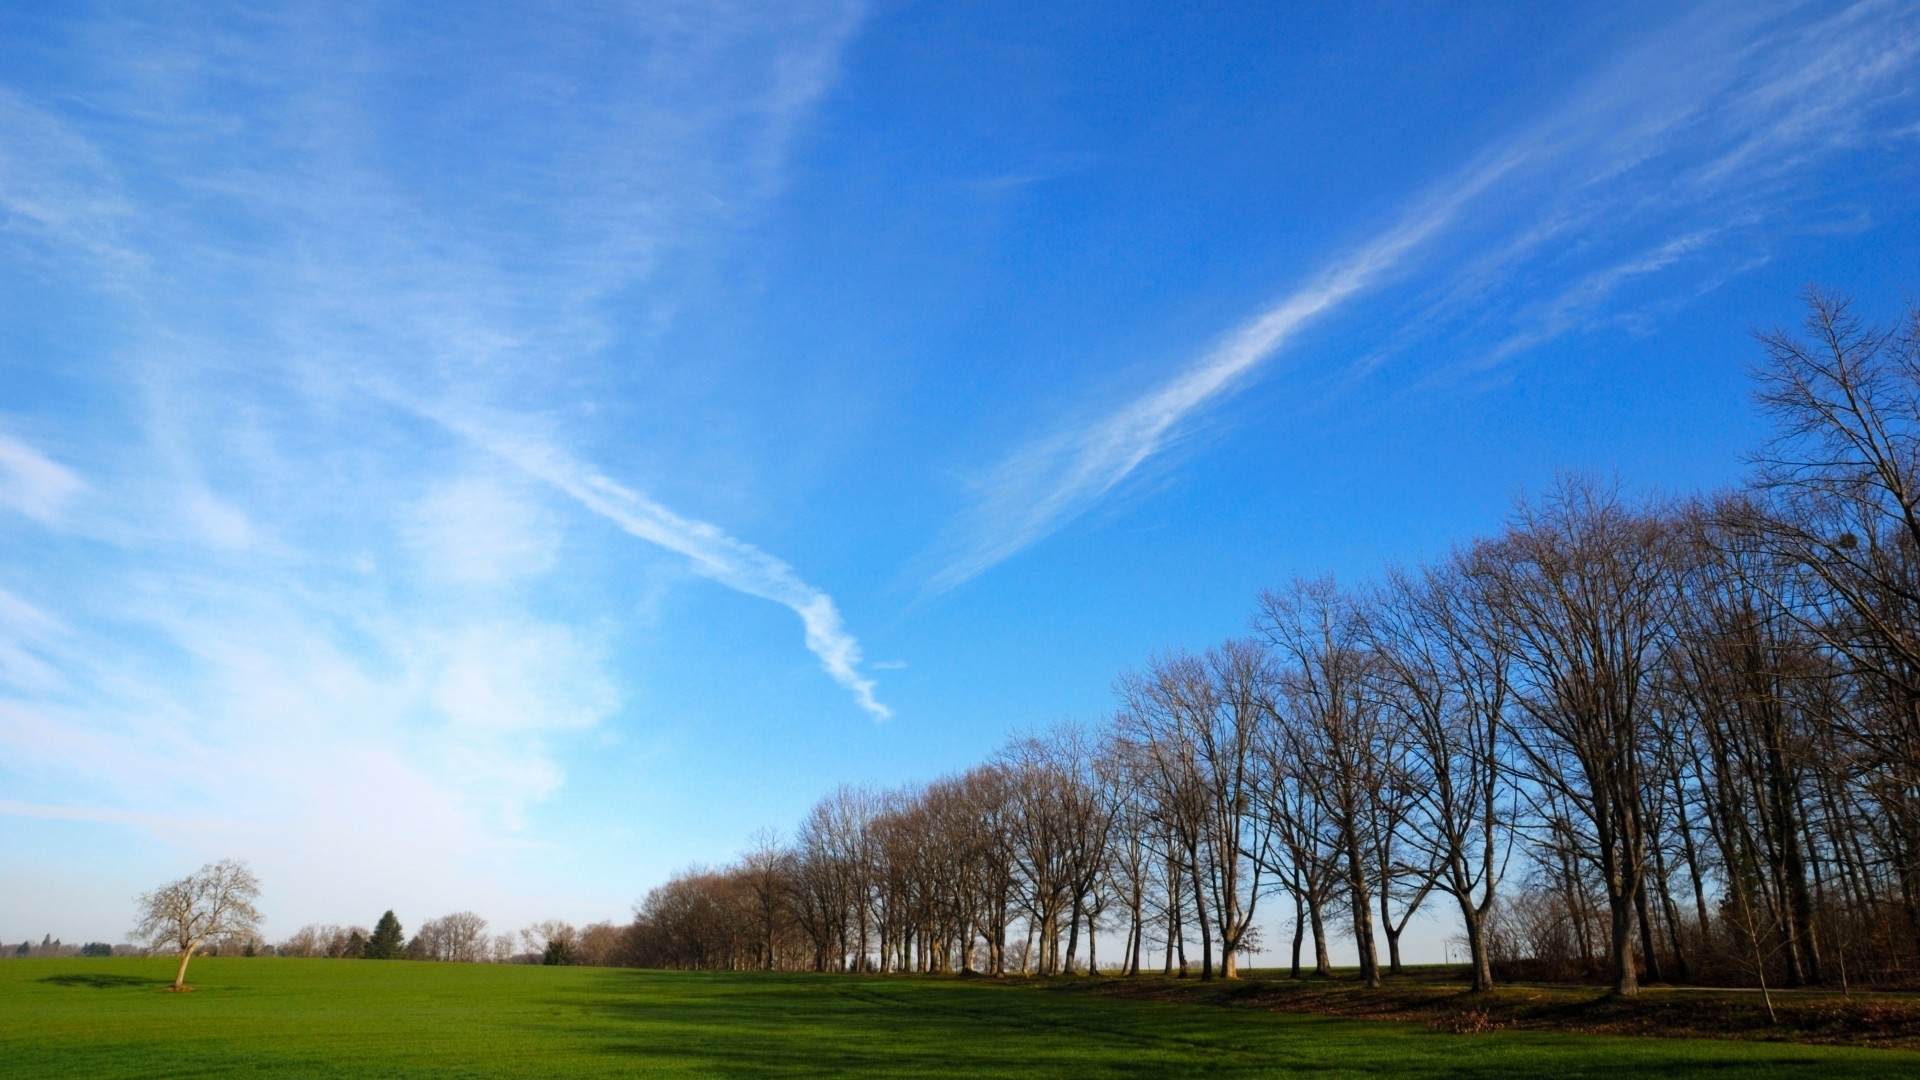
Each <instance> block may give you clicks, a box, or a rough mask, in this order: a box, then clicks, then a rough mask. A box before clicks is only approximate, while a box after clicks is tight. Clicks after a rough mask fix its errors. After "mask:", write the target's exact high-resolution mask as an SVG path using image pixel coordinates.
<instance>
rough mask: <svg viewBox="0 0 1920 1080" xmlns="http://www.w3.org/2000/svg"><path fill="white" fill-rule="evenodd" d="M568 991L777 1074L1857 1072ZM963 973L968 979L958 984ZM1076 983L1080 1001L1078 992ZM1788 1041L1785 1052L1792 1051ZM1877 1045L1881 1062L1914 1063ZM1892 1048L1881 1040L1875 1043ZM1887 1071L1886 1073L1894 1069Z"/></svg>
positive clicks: (960, 993) (1854, 1071) (759, 980)
mask: <svg viewBox="0 0 1920 1080" xmlns="http://www.w3.org/2000/svg"><path fill="white" fill-rule="evenodd" d="M608 975H609V977H608V978H606V979H603V980H599V981H597V983H596V985H595V986H594V987H593V989H592V990H591V991H590V992H589V993H588V994H587V995H585V1000H582V998H581V997H572V998H571V1000H570V1001H569V1004H572V1005H574V1006H575V1007H576V1008H580V1009H581V1011H582V1013H584V1014H586V1015H588V1016H591V1017H593V1018H594V1021H595V1023H593V1025H592V1027H593V1029H594V1034H593V1036H592V1039H593V1041H594V1042H596V1043H597V1044H598V1049H599V1050H600V1051H601V1052H602V1053H606V1054H612V1055H616V1056H620V1057H625V1058H628V1059H653V1061H654V1062H655V1063H656V1064H657V1065H660V1066H667V1067H682V1068H699V1069H711V1070H718V1071H719V1072H720V1073H722V1074H724V1075H729V1076H739V1077H755V1078H762V1080H773V1078H786V1077H801V1076H817V1075H821V1074H823V1073H832V1074H837V1075H841V1076H847V1077H868V1076H872V1077H883V1076H884V1077H896V1076H921V1077H933V1076H970V1077H1023V1076H1061V1075H1087V1076H1094V1075H1098V1076H1142V1077H1145V1076H1154V1077H1161V1076H1165V1077H1176V1076H1208V1077H1233V1076H1248V1077H1252V1076H1263V1077H1264V1076H1271V1075H1274V1074H1276V1073H1279V1072H1286V1073H1290V1074H1300V1075H1314V1074H1320V1075H1340V1076H1346V1075H1354V1074H1357V1073H1368V1074H1373V1075H1382V1076H1402V1077H1409V1078H1411V1077H1421V1078H1439V1077H1447V1078H1449V1080H1457V1078H1473V1080H1495V1078H1504V1077H1507V1076H1512V1075H1517V1074H1558V1075H1564V1076H1575V1075H1577V1076H1582V1077H1600V1076H1606V1077H1612V1076H1620V1077H1627V1076H1633V1077H1645V1076H1659V1077H1685V1076H1746V1075H1755V1074H1759V1075H1779V1074H1781V1073H1791V1074H1793V1075H1806V1076H1850V1075H1859V1070H1860V1068H1861V1067H1862V1065H1863V1064H1868V1063H1869V1061H1863V1059H1862V1057H1861V1056H1857V1055H1858V1053H1859V1052H1855V1054H1853V1055H1848V1054H1845V1053H1842V1054H1840V1055H1830V1054H1828V1053H1824V1052H1821V1051H1819V1050H1816V1049H1814V1048H1811V1047H1796V1048H1791V1049H1788V1048H1778V1049H1771V1048H1770V1049H1762V1048H1760V1047H1757V1046H1753V1045H1751V1044H1729V1043H1715V1042H1707V1043H1691V1044H1688V1043H1683V1042H1681V1041H1679V1040H1630V1041H1622V1040H1617V1039H1606V1038H1598V1039H1595V1038H1592V1037H1582V1036H1569V1035H1565V1034H1534V1033H1500V1034H1496V1035H1479V1036H1471V1037H1460V1036H1454V1035H1451V1034H1442V1033H1437V1032H1430V1031H1427V1030H1425V1029H1424V1028H1416V1027H1413V1026H1411V1025H1390V1024H1377V1023H1367V1022H1363V1021H1353V1020H1342V1019H1337V1018H1325V1017H1284V1016H1275V1015H1271V1014H1263V1013H1251V1012H1242V1011H1240V1010H1225V1009H1217V1008H1204V1007H1202V1008H1194V1007H1184V1008H1183V1007H1178V1006H1154V1005H1148V1004H1135V1003H1126V1002H1100V1001H1094V1000H1087V999H1086V998H1082V997H1081V996H1080V995H1064V996H1063V995H1053V994H1044V993H1042V994H1035V993H1022V992H1017V991H1007V992H1002V990H1001V988H994V987H979V986H975V985H968V984H962V983H959V982H958V981H954V982H951V983H946V984H939V983H933V982H919V981H916V980H912V979H903V980H900V981H898V982H895V981H893V980H882V979H871V978H861V977H846V976H841V977H834V976H825V977H822V976H813V977H808V976H782V975H748V974H730V975H729V974H721V973H664V972H662V973H640V972H630V973H629V972H622V973H619V974H615V973H612V972H609V973H608ZM963 986H965V987H966V989H965V990H963V989H962V987H963ZM1076 999H1078V1000H1076ZM1782 1051H1785V1052H1782ZM1866 1053H1867V1054H1871V1055H1873V1056H1872V1058H1871V1059H1869V1060H1870V1062H1871V1064H1873V1065H1875V1066H1878V1068H1877V1069H1876V1071H1877V1072H1879V1074H1880V1075H1886V1076H1892V1075H1920V1070H1916V1068H1915V1065H1916V1061H1915V1060H1914V1059H1912V1058H1910V1057H1900V1056H1893V1057H1882V1056H1880V1054H1879V1053H1875V1052H1872V1051H1868V1052H1866ZM1881 1053H1884V1052H1881ZM1882 1070H1884V1071H1882Z"/></svg>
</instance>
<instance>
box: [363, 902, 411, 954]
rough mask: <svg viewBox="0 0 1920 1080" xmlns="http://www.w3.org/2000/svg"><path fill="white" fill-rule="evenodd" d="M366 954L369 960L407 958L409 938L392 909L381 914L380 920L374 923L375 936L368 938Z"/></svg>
mask: <svg viewBox="0 0 1920 1080" xmlns="http://www.w3.org/2000/svg"><path fill="white" fill-rule="evenodd" d="M365 956H366V958H367V959H369V960H405V959H406V958H407V938H406V935H405V934H403V933H402V932H401V930H400V920H399V919H396V918H394V917H393V912H392V911H391V910H389V911H388V912H387V913H386V914H385V915H382V916H380V921H379V922H377V923H375V924H374V925H373V936H372V937H370V938H368V939H367V947H366V953H365Z"/></svg>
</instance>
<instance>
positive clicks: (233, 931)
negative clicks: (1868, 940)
mask: <svg viewBox="0 0 1920 1080" xmlns="http://www.w3.org/2000/svg"><path fill="white" fill-rule="evenodd" d="M259 898H260V881H259V879H257V878H255V877H254V876H253V871H252V870H249V869H248V868H247V864H246V863H243V862H238V861H236V860H233V859H222V860H221V861H219V862H214V863H208V864H207V865H205V866H202V867H201V868H200V869H199V870H198V871H196V872H194V873H192V874H188V875H187V876H186V877H183V878H181V879H180V880H178V881H174V882H169V883H167V884H165V885H162V886H160V887H159V888H158V889H155V890H153V891H152V892H150V893H146V894H145V895H143V896H141V897H140V924H139V926H137V927H136V928H135V929H134V934H135V935H136V936H137V937H141V938H145V939H147V940H149V941H151V942H153V945H154V947H155V948H159V949H177V950H179V953H180V968H179V970H178V971H176V972H175V973H174V976H173V988H174V989H175V990H183V989H185V988H186V979H187V964H188V963H189V962H190V961H191V960H192V959H193V954H194V953H196V952H198V951H199V950H200V949H201V948H202V947H203V946H205V945H206V944H207V943H208V942H210V941H215V940H218V939H220V938H237V937H251V936H253V935H256V934H258V933H259V930H260V910H259V909H258V908H256V907H255V906H254V903H253V902H254V901H255V900H257V899H259Z"/></svg>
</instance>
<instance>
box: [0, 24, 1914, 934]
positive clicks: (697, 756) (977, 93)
mask: <svg viewBox="0 0 1920 1080" xmlns="http://www.w3.org/2000/svg"><path fill="white" fill-rule="evenodd" d="M1167 7H1168V6H1167V5H1163V4H1123V3H1106V4H1088V5H1036V4H1008V5H995V4H988V3H982V4H968V5H955V4H925V3H922V4H875V5H870V6H868V5H859V4H835V3H829V4H822V5H802V4H787V3H780V4H763V5H757V4H746V3H740V4H727V3H710V2H703V3H690V4H684V5H676V4H671V3H654V4H644V5H634V6H631V7H627V6H622V5H618V4H575V5H558V6H534V5H528V6H524V7H517V8H516V7H509V6H504V5H485V6H482V5H466V4H448V5H441V6H435V5H425V4H412V5H374V4H352V3H326V4H313V5H301V4H279V5H270V6H263V7H261V8H259V9H253V8H248V7H245V6H240V5H220V4H210V5H204V6H200V7H197V8H188V7H185V6H180V5H158V4H156V5H140V4H111V5H108V4H101V5H94V6H89V5H85V4H74V5H25V4H23V5H10V6H8V7H6V8H5V9H4V11H0V882H4V885H5V887H4V888H0V938H5V939H8V940H16V939H18V938H21V937H26V936H32V937H34V938H36V939H37V938H38V936H39V935H41V934H43V933H54V934H56V935H59V936H63V937H66V938H68V939H81V938H99V939H105V940H119V939H120V936H121V935H122V934H123V933H124V932H125V930H126V928H127V927H128V926H129V925H130V923H131V921H132V917H131V914H130V910H131V903H130V898H131V896H132V895H133V894H134V893H136V892H138V891H140V890H141V889H144V888H147V887H150V886H151V885H152V884H154V883H156V882H158V881H160V880H163V879H165V878H167V877H170V876H175V875H177V874H178V873H181V872H183V871H184V870H185V869H189V868H191V867H193V866H196V865H198V864H199V863H200V862H202V861H205V860H208V859H212V858H217V857H222V856H229V855H230V856H237V857H243V858H248V859H250V860H252V861H253V863H254V864H255V866H256V868H257V869H258V870H259V871H260V873H261V875H262V877H263V879H264V881H265V883H266V886H267V892H266V897H265V907H266V910H267V914H268V916H269V919H270V922H269V925H268V932H269V935H270V936H278V935H283V934H286V933H289V932H291V931H292V930H294V929H295V928H297V927H298V926H299V925H300V924H302V923H304V922H308V921H361V922H370V921H371V920H372V919H373V918H374V917H376V916H377V915H378V914H379V913H380V911H382V910H383V909H385V908H388V907H393V908H395V909H397V910H398V911H399V912H400V913H401V916H402V919H403V921H406V922H408V923H409V925H411V924H412V923H416V922H418V921H419V920H421V919H424V918H428V917H432V916H435V915H439V914H443V913H445V912H447V911H453V910H458V909H463V908H471V909H474V910H477V911H479V912H480V913H481V914H483V915H486V916H487V917H488V918H490V919H492V920H493V921H494V922H495V923H496V925H497V926H499V927H501V928H508V927H512V926H517V925H520V924H522V923H524V922H526V921H529V920H531V919H534V918H540V917H549V916H561V917H567V918H572V919H575V920H590V919H596V918H623V917H624V916H625V914H626V912H627V910H628V906H629V905H630V904H631V903H632V902H633V901H634V900H635V899H636V898H638V897H639V896H640V895H641V894H643V893H644V891H645V890H646V889H647V888H648V887H650V886H651V885H653V884H656V883H658V882H659V881H660V880H662V879H663V878H664V877H665V876H666V875H667V874H668V873H670V872H671V871H672V870H673V869H675V868H677V867H680V866H682V865H685V864H687V863H689V862H693V861H708V862H717V861H721V860H724V859H726V858H728V857H730V856H731V855H732V854H733V853H734V852H735V851H736V850H738V849H739V848H740V847H741V846H742V844H743V843H744V841H745V840H746V838H747V836H748V835H749V834H750V833H751V832H753V831H754V830H755V829H757V828H759V827H761V826H774V827H778V828H785V827H788V826H790V825H791V824H792V823H793V822H794V821H795V820H796V819H797V818H798V817H799V815H800V814H801V813H802V812H803V811H804V809H805V808H806V806H807V805H808V804H809V803H811V802H812V801H813V800H814V799H815V798H817V797H818V796H819V795H821V794H823V793H825V792H826V791H828V790H829V789H831V788H832V787H834V786H835V785H837V784H839V783H841V782H854V783H870V784H880V785H891V784H899V783H905V782H908V781H912V780H917V779H927V778H931V777H933V776H936V775H939V774H941V773H943V772H947V771H950V770H954V769H958V768H961V767H964V766H965V765H968V764H971V763H973V762H975V761H978V760H980V759H981V758H983V757H984V756H986V755H987V754H989V753H990V752H991V751H992V750H993V749H994V748H995V747H996V746H997V745H999V744H1000V743H1001V742H1002V741H1003V740H1004V738H1005V737H1006V736H1007V735H1008V734H1009V733H1011V732H1016V731H1021V730H1026V729H1030V728H1033V727H1037V726H1043V725H1047V724H1050V723H1053V722H1055V721H1057V720H1061V719H1065V718H1094V717H1098V716H1100V715H1102V714H1103V713H1105V712H1106V711H1108V710H1109V709H1110V708H1111V707H1112V697H1111V691H1110V685H1111V682H1112V680H1113V678H1114V676H1115V675H1116V674H1117V673H1118V672H1119V671H1121V670H1122V669H1123V668H1125V667H1127V666H1128V665H1132V664H1137V663H1140V662H1142V661H1144V660H1145V659H1146V658H1147V657H1148V656H1149V655H1150V654H1151V653H1152V652H1153V651H1154V650H1156V649H1164V648H1171V647H1176V646H1181V645H1186V646H1195V647H1198V646H1204V645H1207V644H1210V643H1213V642H1215V641H1217V640H1219V639H1221V638H1224V637H1227V636H1230V635H1233V634H1237V633H1240V632H1242V631H1243V630H1244V628H1245V625H1246V618H1247V615H1248V613H1249V610H1250V607H1251V601H1252V597H1253V596H1254V594H1255V593H1256V592H1257V591H1258V590H1259V589H1260V588H1262V587H1265V586H1270V585H1275V584H1279V583H1282V582H1284V581H1285V580H1286V579H1287V578H1288V577H1290V576H1292V575H1294V574H1296V573H1317V572H1321V571H1331V572H1334V573H1336V574H1338V575H1341V576H1343V577H1345V578H1349V579H1357V578H1362V577H1365V576H1367V575H1369V574H1371V573H1373V572H1374V571H1375V570H1376V569H1377V568H1379V567H1380V566H1381V565H1382V564H1383V563H1385V562H1387V561H1390V560H1400V561H1415V560H1419V559H1422V558H1425V557H1429V556H1433V555H1436V554H1438V553H1441V552H1443V551H1444V550H1445V549H1446V548H1447V546H1448V545H1449V544H1452V543H1455V542H1457V541H1460V540H1463V539H1465V538H1467V537H1469V536H1471V535H1473V534H1475V533H1477V532H1485V531H1489V530H1492V529H1495V528H1498V527H1499V525H1500V523H1501V522H1502V520H1503V519H1504V518H1505V517H1506V515H1507V514H1508V512H1509V510H1510V508H1511V506H1512V504H1513V500H1514V499H1515V497H1516V496H1519V495H1521V494H1523V493H1525V492H1528V491H1534V490H1538V489H1539V488H1540V487H1541V486H1542V485H1543V484H1544V483H1545V482H1546V481H1547V480H1548V479H1549V478H1550V477H1551V476H1552V474H1553V472H1554V471H1555V470H1556V469H1581V470H1593V471H1598V472H1601V473H1605V474H1617V475H1618V476H1620V477H1621V478H1623V479H1625V480H1627V481H1630V482H1631V483H1633V484H1635V485H1638V486H1639V487H1640V488H1641V489H1642V490H1667V491H1676V490H1690V489H1695V488H1700V487H1711V486H1715V485H1722V484H1727V483H1732V482H1735V481H1737V479H1738V478H1739V477H1740V476H1741V475H1742V471H1743V469H1744V465H1743V463H1742V456H1741V455H1742V453H1743V452H1744V451H1746V450H1748V449H1750V448H1752V447H1753V446H1754V445H1755V444H1756V442H1757V441H1758V440H1759V438H1761V436H1762V427H1761V423H1760V420H1759V418H1758V417H1757V415H1756V414H1755V411H1754V409H1753V408H1752V406H1751V403H1750V400H1749V396H1748V395H1749V387H1748V384H1747V380H1746V371H1747V369H1748V367H1749V365H1750V364H1752V363H1753V361H1754V360H1755V359H1756V356H1757V351H1756V349H1755V346H1754V345H1753V343H1752V340H1751V338H1750V336H1749V332H1750V330H1751V329H1752V328H1754V327H1756V326H1760V327H1766V326H1772V325H1774V324H1776V323H1791V322H1793V321H1795V320H1796V319H1797V318H1798V310H1799V301H1798V299H1797V295H1798V293H1799V291H1800V290H1801V289H1802V288H1803V287H1804V286H1806V285H1808V284H1811V283H1818V284H1821V285H1824V286H1827V287H1830V288H1835V289H1838V290H1842V291H1845V292H1848V293H1851V294H1853V295H1855V296H1857V297H1858V298H1859V301H1860V304H1861V309H1862V311H1863V312H1864V313H1866V314H1868V315H1871V316H1875V317H1885V316H1888V315H1891V314H1892V313H1894V312H1895V311H1896V310H1898V309H1899V308H1900V306H1901V305H1902V304H1903V303H1905V302H1906V301H1907V300H1908V299H1910V298H1911V297H1912V296H1913V292H1912V290H1913V289H1914V288H1915V287H1916V284H1917V283H1920V274H1916V270H1917V269H1920V183H1917V182H1916V181H1920V176H1917V175H1916V173H1920V168H1917V167H1916V166H1920V154H1917V153H1916V149H1917V144H1920V100H1917V99H1916V94H1915V88H1916V87H1920V77H1917V76H1920V11H1916V9H1915V8H1914V7H1913V5H1911V4H1901V3H1888V2H1863V3H1858V4H1851V5H1848V4H1791V3H1781V4H1760V3H1734V4H1706V5H1699V6H1693V7H1686V6H1681V5H1673V4H1631V3H1624V4H1623V3H1609V4H1584V5H1579V4H1568V5H1552V6H1550V7H1543V6H1539V5H1496V4H1461V5H1400V4H1338V5H1335V4H1327V5H1289V6H1282V5H1240V6H1233V5H1217V6H1216V5H1179V6H1178V7H1179V10H1178V11H1171V12H1170V11H1169V10H1167ZM1435 940H1437V938H1436V939H1435ZM1435 948H1436V949H1437V946H1435ZM1416 958H1418V957H1416Z"/></svg>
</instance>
